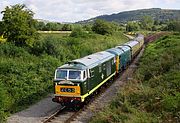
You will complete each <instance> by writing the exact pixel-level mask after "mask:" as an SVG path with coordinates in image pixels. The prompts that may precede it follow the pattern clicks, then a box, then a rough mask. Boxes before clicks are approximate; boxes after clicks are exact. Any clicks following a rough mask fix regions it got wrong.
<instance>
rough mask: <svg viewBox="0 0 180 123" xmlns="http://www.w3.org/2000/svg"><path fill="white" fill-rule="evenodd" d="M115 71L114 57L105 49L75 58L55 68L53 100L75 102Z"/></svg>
mask: <svg viewBox="0 0 180 123" xmlns="http://www.w3.org/2000/svg"><path fill="white" fill-rule="evenodd" d="M115 73H116V57H115V55H114V54H111V53H109V52H106V51H102V52H98V53H95V54H92V55H89V56H86V57H84V58H81V59H76V60H73V61H71V62H68V63H67V64H65V65H63V66H61V67H59V68H57V69H56V72H55V78H54V86H55V98H53V101H54V102H59V103H61V104H63V105H69V104H77V103H79V102H84V101H85V99H86V98H87V97H88V96H89V95H91V94H92V93H93V92H95V91H96V90H97V89H98V88H99V87H100V86H101V85H102V84H104V83H105V82H106V81H108V80H109V79H110V78H112V77H113V76H114V75H115Z"/></svg>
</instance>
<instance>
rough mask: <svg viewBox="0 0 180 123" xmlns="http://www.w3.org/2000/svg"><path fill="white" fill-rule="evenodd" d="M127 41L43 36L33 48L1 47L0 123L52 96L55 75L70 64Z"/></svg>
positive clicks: (118, 35) (119, 36) (112, 37)
mask: <svg viewBox="0 0 180 123" xmlns="http://www.w3.org/2000/svg"><path fill="white" fill-rule="evenodd" d="M127 40H128V39H127V38H126V37H125V36H123V34H122V33H121V32H117V33H115V34H113V35H109V36H108V35H105V36H102V35H98V34H87V33H86V34H85V33H83V35H81V36H77V37H69V36H62V35H61V34H60V35H59V34H43V36H42V35H41V36H40V39H39V40H37V41H36V42H35V43H34V44H33V45H32V47H17V46H15V45H14V44H11V43H9V42H4V43H2V44H1V45H0V49H1V50H0V122H3V121H4V120H5V118H6V117H7V116H8V115H9V114H11V113H15V112H17V111H20V110H22V109H24V108H26V107H28V106H29V105H32V104H33V103H35V102H37V101H38V100H39V99H42V98H43V97H45V96H46V95H47V94H48V93H50V92H53V83H52V79H53V76H54V71H55V69H56V68H57V67H59V66H61V65H62V64H64V63H65V62H67V61H69V60H73V59H76V58H80V57H83V56H86V55H88V54H91V53H94V52H97V51H101V50H105V49H107V48H110V47H113V46H115V45H117V44H122V43H124V42H126V41H127Z"/></svg>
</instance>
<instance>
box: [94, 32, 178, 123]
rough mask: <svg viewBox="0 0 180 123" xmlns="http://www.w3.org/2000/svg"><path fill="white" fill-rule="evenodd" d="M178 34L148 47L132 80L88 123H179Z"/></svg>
mask: <svg viewBox="0 0 180 123" xmlns="http://www.w3.org/2000/svg"><path fill="white" fill-rule="evenodd" d="M179 53H180V34H179V33H174V34H171V35H169V36H165V37H163V38H161V39H159V40H157V41H155V42H153V43H151V44H149V45H148V46H147V48H146V49H145V52H144V54H143V57H142V58H141V60H140V66H139V68H138V70H137V72H136V74H135V76H134V78H135V79H134V80H132V81H130V82H128V83H127V84H126V85H125V86H123V87H122V88H121V89H120V91H119V93H118V95H117V97H116V98H115V99H114V100H113V101H112V102H111V103H110V104H109V105H108V106H107V107H106V108H105V109H104V110H102V111H101V112H99V113H98V114H96V115H95V117H93V118H92V120H91V122H92V123H95V122H103V123H110V122H111V123H112V122H122V123H124V122H125V123H142V122H143V123H157V122H166V123H168V122H172V123H176V122H177V123H178V122H180V114H179V113H180V103H179V102H180V89H179V87H180V83H179V82H180V64H179V63H180V54H179Z"/></svg>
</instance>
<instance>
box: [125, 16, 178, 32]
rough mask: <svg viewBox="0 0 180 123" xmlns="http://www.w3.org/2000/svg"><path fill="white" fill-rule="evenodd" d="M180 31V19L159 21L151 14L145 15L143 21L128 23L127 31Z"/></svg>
mask: <svg viewBox="0 0 180 123" xmlns="http://www.w3.org/2000/svg"><path fill="white" fill-rule="evenodd" d="M139 30H149V31H180V20H178V19H176V20H168V21H159V20H154V19H153V18H152V17H151V16H143V17H142V19H141V21H129V22H128V23H127V25H126V31H128V32H131V31H139Z"/></svg>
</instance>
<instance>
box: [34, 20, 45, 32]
mask: <svg viewBox="0 0 180 123" xmlns="http://www.w3.org/2000/svg"><path fill="white" fill-rule="evenodd" d="M45 26H46V25H45V23H44V22H37V24H36V29H37V30H41V31H42V30H43V29H44V28H45Z"/></svg>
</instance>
